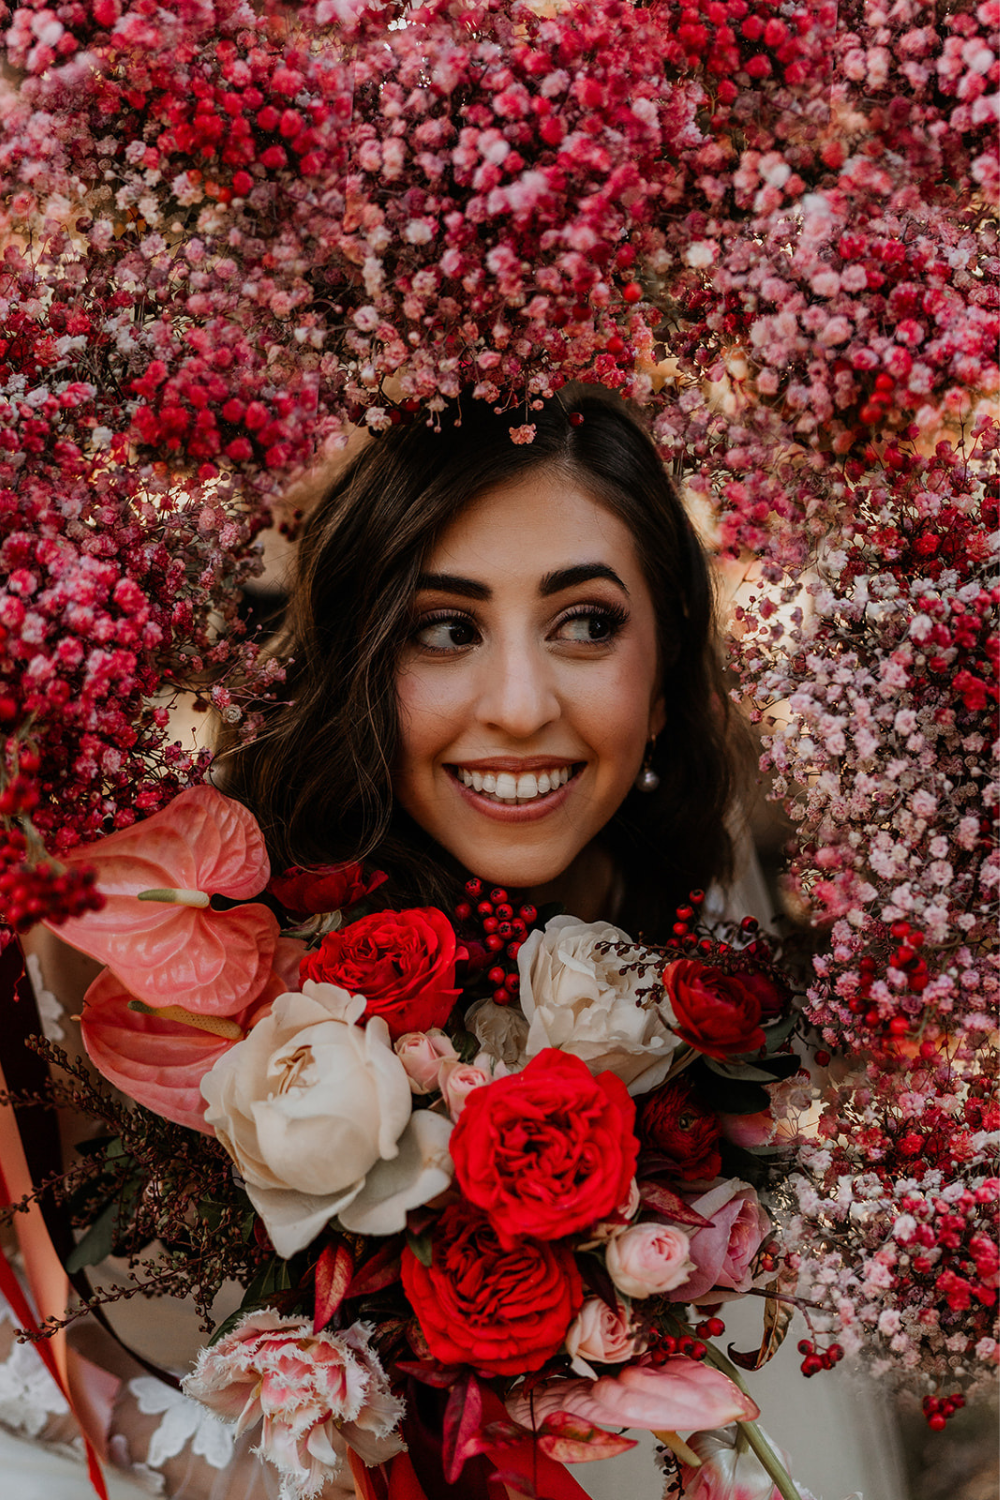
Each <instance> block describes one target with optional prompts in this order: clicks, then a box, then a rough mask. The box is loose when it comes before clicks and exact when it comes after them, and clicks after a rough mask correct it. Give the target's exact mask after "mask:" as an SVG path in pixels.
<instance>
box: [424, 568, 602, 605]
mask: <svg viewBox="0 0 1000 1500" xmlns="http://www.w3.org/2000/svg"><path fill="white" fill-rule="evenodd" d="M594 578H606V579H607V580H608V582H609V583H613V584H615V585H617V587H618V588H620V589H621V591H622V593H623V594H624V595H625V596H626V597H628V589H627V588H626V587H625V584H624V583H623V582H622V580H621V579H620V578H619V577H618V574H617V573H616V572H615V570H614V568H609V567H608V565H607V563H600V562H589V563H575V564H574V565H573V567H571V568H556V569H555V570H554V571H553V572H551V573H546V574H545V576H544V578H543V579H542V581H541V583H539V585H538V592H539V594H540V595H541V596H542V598H543V599H547V598H549V596H550V595H551V594H560V593H562V591H563V590H564V589H571V588H575V587H576V585H577V584H580V583H590V581H591V580H592V579H594ZM417 589H418V590H424V589H427V590H431V591H433V592H435V593H439V594H459V595H460V596H461V597H462V598H464V599H492V597H493V590H492V589H491V588H490V586H489V584H486V583H480V582H479V581H478V580H477V579H475V578H463V577H462V576H461V574H459V573H421V574H420V576H419V577H418V579H417Z"/></svg>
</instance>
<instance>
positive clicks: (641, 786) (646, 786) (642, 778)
mask: <svg viewBox="0 0 1000 1500" xmlns="http://www.w3.org/2000/svg"><path fill="white" fill-rule="evenodd" d="M655 748H656V735H655V734H654V735H653V736H652V737H651V739H650V741H649V743H648V745H647V746H646V755H645V758H644V760H643V762H642V770H641V771H640V772H639V774H638V776H637V777H636V778H635V789H636V791H637V792H655V791H656V788H657V787H658V786H659V784H660V778H659V775H658V774H657V772H656V771H654V770H653V751H654V749H655Z"/></svg>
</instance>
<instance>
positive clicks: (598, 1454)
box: [538, 1411, 636, 1464]
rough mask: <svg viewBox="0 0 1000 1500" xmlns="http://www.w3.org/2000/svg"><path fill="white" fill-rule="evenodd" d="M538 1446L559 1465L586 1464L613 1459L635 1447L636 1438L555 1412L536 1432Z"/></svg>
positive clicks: (571, 1415) (567, 1414)
mask: <svg viewBox="0 0 1000 1500" xmlns="http://www.w3.org/2000/svg"><path fill="white" fill-rule="evenodd" d="M538 1446H539V1448H540V1450H541V1451H542V1453H544V1454H545V1456H546V1457H547V1458H553V1459H555V1461H556V1463H560V1464H585V1463H588V1462H590V1461H591V1460H592V1459H597V1458H614V1456H615V1454H616V1453H626V1452H627V1451H628V1449H629V1448H634V1447H635V1446H636V1439H635V1438H627V1437H622V1436H621V1435H620V1434H619V1433H616V1432H605V1430H604V1428H603V1427H595V1426H594V1424H593V1422H588V1421H586V1420H585V1419H584V1418H583V1417H576V1416H574V1415H573V1413H572V1412H568V1411H554V1412H552V1414H551V1415H550V1416H548V1417H546V1418H545V1421H544V1422H543V1423H542V1425H541V1427H539V1429H538Z"/></svg>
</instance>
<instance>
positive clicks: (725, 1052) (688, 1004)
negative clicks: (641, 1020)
mask: <svg viewBox="0 0 1000 1500" xmlns="http://www.w3.org/2000/svg"><path fill="white" fill-rule="evenodd" d="M663 990H664V998H665V1001H666V1004H667V1006H668V1008H669V1010H670V1011H672V1013H673V1016H674V1023H673V1024H674V1030H675V1031H676V1032H677V1035H678V1036H679V1037H680V1038H681V1039H682V1040H683V1041H685V1042H687V1043H688V1045H689V1046H691V1047H694V1048H695V1049H696V1050H697V1051H698V1052H704V1053H705V1055H706V1056H707V1057H714V1058H717V1059H719V1060H724V1059H725V1058H727V1057H731V1056H733V1055H734V1054H740V1053H744V1052H755V1051H757V1049H758V1048H759V1047H763V1046H764V1045H765V1042H766V1040H767V1038H766V1037H765V1036H764V1032H763V1029H762V1027H761V1024H760V1020H761V1003H760V998H759V996H758V995H757V994H756V993H755V991H754V990H753V989H751V988H750V987H749V986H747V985H745V984H743V983H742V981H741V979H740V976H739V975H738V974H726V973H725V972H724V971H723V970H722V969H716V968H713V967H712V965H710V964H703V963H699V962H698V960H697V959H695V958H679V959H677V960H676V961H675V962H674V963H672V964H668V965H667V967H666V968H665V969H664V971H663Z"/></svg>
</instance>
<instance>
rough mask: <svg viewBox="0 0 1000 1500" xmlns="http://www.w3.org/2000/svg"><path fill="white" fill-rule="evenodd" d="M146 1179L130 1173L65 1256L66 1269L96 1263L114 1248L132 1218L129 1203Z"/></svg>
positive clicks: (75, 1269) (130, 1204) (72, 1271)
mask: <svg viewBox="0 0 1000 1500" xmlns="http://www.w3.org/2000/svg"><path fill="white" fill-rule="evenodd" d="M144 1181H145V1179H144V1178H142V1177H131V1178H129V1180H128V1182H126V1183H125V1185H124V1187H123V1188H122V1190H121V1192H120V1193H119V1194H118V1195H117V1196H116V1197H115V1198H114V1200H113V1201H112V1202H111V1203H109V1204H108V1206H107V1207H106V1208H105V1209H103V1210H102V1212H101V1213H100V1214H98V1216H97V1218H96V1219H95V1220H94V1222H93V1224H91V1226H90V1228H89V1229H88V1230H87V1232H86V1234H85V1235H84V1236H83V1238H82V1239H81V1240H80V1241H79V1242H78V1243H77V1244H76V1245H75V1246H74V1248H73V1249H72V1250H71V1251H70V1253H69V1255H68V1256H67V1257H66V1270H67V1271H68V1272H69V1273H70V1275H72V1274H73V1273H74V1272H76V1271H82V1270H83V1268H84V1266H96V1265H98V1264H99V1263H100V1262H101V1261H102V1260H105V1259H106V1258H107V1257H108V1256H109V1255H110V1254H111V1253H112V1251H113V1250H114V1247H115V1245H116V1244H117V1243H118V1241H119V1240H120V1239H121V1237H122V1235H123V1234H124V1233H125V1230H126V1229H127V1228H128V1225H129V1223H130V1222H131V1218H132V1205H133V1203H134V1202H135V1200H136V1198H138V1196H139V1194H140V1193H141V1192H142V1188H143V1184H144Z"/></svg>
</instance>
